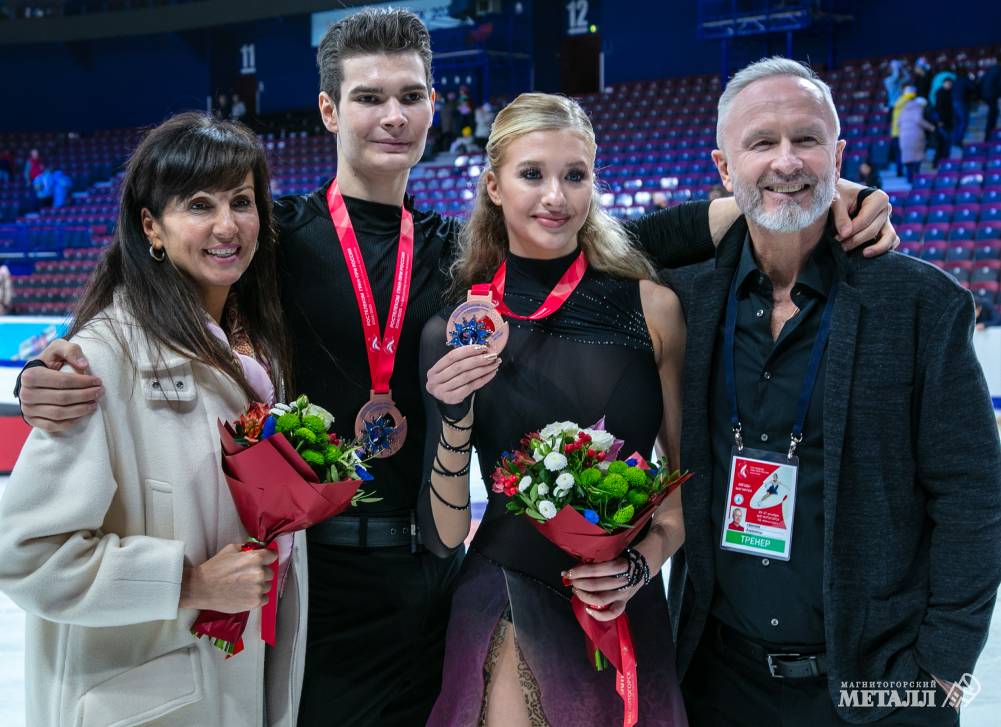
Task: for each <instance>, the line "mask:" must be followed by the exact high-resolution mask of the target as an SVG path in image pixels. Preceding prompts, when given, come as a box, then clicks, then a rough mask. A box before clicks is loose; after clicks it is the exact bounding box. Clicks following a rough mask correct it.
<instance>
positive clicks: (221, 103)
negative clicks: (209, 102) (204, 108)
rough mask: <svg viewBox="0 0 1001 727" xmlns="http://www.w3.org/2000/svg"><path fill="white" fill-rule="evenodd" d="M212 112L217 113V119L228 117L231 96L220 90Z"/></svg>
mask: <svg viewBox="0 0 1001 727" xmlns="http://www.w3.org/2000/svg"><path fill="white" fill-rule="evenodd" d="M212 113H213V114H215V117H216V118H217V119H228V118H229V96H227V95H226V94H225V93H222V92H220V93H219V94H218V95H217V96H216V101H215V108H213V109H212Z"/></svg>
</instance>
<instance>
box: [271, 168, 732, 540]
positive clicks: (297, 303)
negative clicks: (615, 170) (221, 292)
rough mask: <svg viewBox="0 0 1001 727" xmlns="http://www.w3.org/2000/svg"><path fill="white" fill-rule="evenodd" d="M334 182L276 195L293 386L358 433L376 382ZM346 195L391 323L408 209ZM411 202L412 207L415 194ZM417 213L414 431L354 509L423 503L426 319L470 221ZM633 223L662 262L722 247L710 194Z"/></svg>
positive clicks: (407, 321)
mask: <svg viewBox="0 0 1001 727" xmlns="http://www.w3.org/2000/svg"><path fill="white" fill-rule="evenodd" d="M328 186H329V183H327V184H324V186H323V187H322V188H320V189H318V190H316V191H314V192H312V193H311V194H308V195H299V196H293V197H284V198H282V199H280V200H278V201H277V202H276V204H275V218H276V221H277V223H278V225H279V244H280V261H279V275H280V281H281V296H282V304H283V306H284V309H285V319H286V323H287V325H288V335H289V340H290V345H291V349H292V360H293V362H292V368H293V379H294V386H295V391H294V392H293V393H303V394H307V395H308V396H309V397H310V400H311V401H313V402H315V403H317V404H319V405H320V406H323V407H324V408H326V409H328V410H329V411H330V412H331V413H332V414H333V415H334V417H335V425H334V428H335V430H336V431H337V432H338V433H339V434H346V435H349V436H351V435H352V434H353V429H354V421H355V416H356V414H357V413H358V410H359V409H360V408H361V406H362V405H363V404H364V403H365V402H366V401H367V400H368V398H369V392H370V389H371V380H370V377H369V370H368V357H367V355H366V353H365V342H364V341H365V339H364V335H363V332H362V326H361V319H360V317H359V313H358V304H357V301H356V300H355V295H354V292H353V290H352V287H351V281H350V278H349V277H348V272H347V268H346V267H345V264H344V256H343V253H342V252H341V247H340V244H339V242H338V240H337V236H336V234H335V232H334V227H333V223H332V222H331V220H330V215H329V212H328V210H327V203H326V190H327V187H328ZM345 203H346V204H347V208H348V213H349V214H350V215H351V221H352V224H353V226H354V229H355V234H356V235H357V237H358V242H359V245H360V247H361V252H362V258H363V260H364V261H365V267H366V270H367V272H368V276H369V280H370V282H371V285H372V294H373V296H374V298H375V305H376V309H377V311H378V314H379V325H380V329H381V328H382V327H384V326H385V323H386V316H387V314H388V311H389V300H390V292H391V287H392V281H393V272H394V270H395V267H396V245H397V241H398V238H399V231H400V215H401V210H400V208H399V207H396V206H394V205H384V204H379V203H375V202H368V201H365V200H361V199H356V198H352V197H345ZM406 204H407V205H408V209H409V208H410V206H411V202H410V200H409V199H408V200H407V202H406ZM413 216H414V232H415V240H414V270H413V279H412V282H411V286H410V303H409V306H408V308H407V313H406V317H405V318H404V324H403V331H402V334H401V336H400V341H399V346H398V353H397V357H396V366H395V369H394V372H393V377H392V380H391V382H390V384H391V388H392V394H393V399H394V400H395V402H396V404H397V406H398V407H399V409H400V411H401V413H402V414H403V415H404V416H406V417H407V425H408V435H407V439H406V442H405V443H404V445H403V447H402V448H401V449H400V451H399V452H397V453H396V454H395V455H394V456H392V457H389V458H386V459H379V460H375V461H373V462H372V463H371V472H372V474H373V475H374V477H375V480H374V481H373V482H372V483H371V484H370V486H369V489H374V490H376V493H377V495H378V496H379V497H381V498H383V499H382V501H381V502H378V503H373V504H368V505H360V506H359V507H358V508H355V509H354V510H353V511H352V514H365V515H379V516H388V515H399V514H402V513H405V512H407V511H409V510H413V509H416V506H417V499H418V493H419V492H420V488H421V482H422V480H423V479H424V476H425V472H424V469H425V468H424V462H423V454H424V437H425V433H426V424H425V414H424V400H423V393H424V383H425V382H424V381H423V380H421V376H420V373H419V349H420V337H421V331H422V330H423V328H424V324H425V323H427V321H428V320H429V319H430V318H431V317H432V316H433V315H434V314H435V313H436V312H437V311H438V310H439V309H440V308H441V307H442V305H443V304H444V302H445V300H444V294H445V291H446V290H447V288H448V285H449V277H448V268H449V266H450V265H451V263H452V260H453V259H454V256H455V253H456V250H457V236H458V231H459V228H460V221H459V220H456V219H452V218H446V217H442V216H441V215H439V214H438V213H436V212H428V211H424V210H413ZM626 227H627V229H628V231H629V233H630V234H631V235H632V236H633V237H634V238H635V239H636V240H637V242H638V244H640V245H641V246H642V247H643V248H644V249H645V250H646V252H647V253H648V254H649V255H650V257H651V258H652V259H653V260H654V263H655V264H656V265H657V266H659V267H680V266H683V265H687V264H690V263H694V262H699V261H703V260H707V259H709V258H711V257H712V255H713V252H714V249H715V248H714V247H713V244H712V238H711V235H710V231H709V203H708V202H693V203H688V204H683V205H680V206H677V207H674V208H671V209H667V210H661V211H659V212H657V213H654V214H651V215H647V216H645V217H643V218H640V219H639V220H635V221H631V222H629V223H627V225H626ZM425 537H427V535H426V536H425Z"/></svg>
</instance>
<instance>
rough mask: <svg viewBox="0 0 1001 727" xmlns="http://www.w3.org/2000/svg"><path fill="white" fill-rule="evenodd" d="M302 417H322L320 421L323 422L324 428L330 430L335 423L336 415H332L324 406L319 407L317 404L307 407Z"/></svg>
mask: <svg viewBox="0 0 1001 727" xmlns="http://www.w3.org/2000/svg"><path fill="white" fill-rule="evenodd" d="M302 415H303V416H309V415H311V416H315V417H320V419H322V420H323V426H325V427H326V428H327V429H328V430H329V429H330V427H331V425H333V423H334V415H333V414H331V413H330V412H329V411H327V410H326V409H324V408H323V407H322V406H317V405H316V404H310V405H309V406H307V407H306V410H305V411H304V412H303V413H302Z"/></svg>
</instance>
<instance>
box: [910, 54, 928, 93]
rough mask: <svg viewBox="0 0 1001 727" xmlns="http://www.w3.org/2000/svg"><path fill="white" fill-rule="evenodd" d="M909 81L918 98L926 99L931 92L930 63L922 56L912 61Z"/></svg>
mask: <svg viewBox="0 0 1001 727" xmlns="http://www.w3.org/2000/svg"><path fill="white" fill-rule="evenodd" d="M911 79H912V81H911V82H912V83H913V85H914V88H915V89H916V90H917V94H918V96H921V97H922V98H928V94H929V93H930V92H931V79H932V76H931V63H929V62H928V59H927V58H925V57H924V56H921V57H920V58H918V59H917V60H916V61H914V68H913V70H912V71H911Z"/></svg>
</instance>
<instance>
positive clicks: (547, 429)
mask: <svg viewBox="0 0 1001 727" xmlns="http://www.w3.org/2000/svg"><path fill="white" fill-rule="evenodd" d="M579 431H580V426H579V425H578V424H577V423H576V422H553V423H552V424H547V425H546V426H544V427H543V428H542V429H541V430H540V431H539V438H540V439H552V438H553V437H556V436H557V435H560V434H573V435H576V434H577V432H579Z"/></svg>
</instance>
